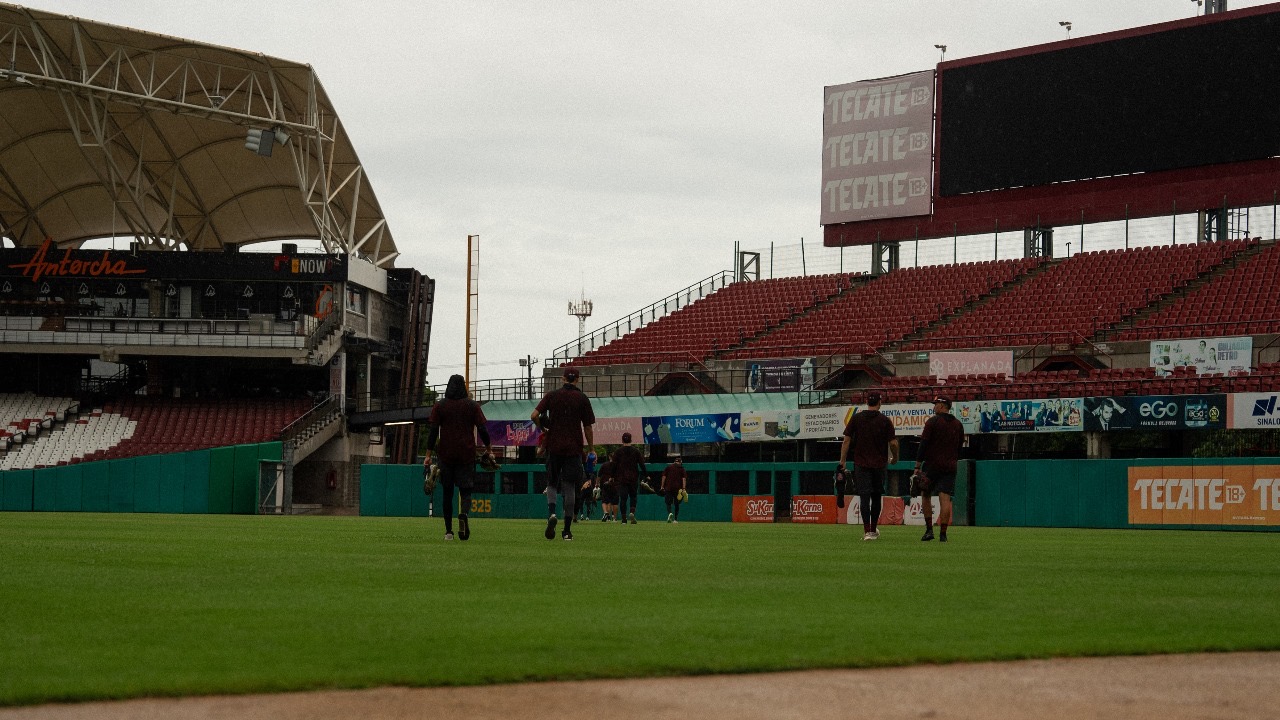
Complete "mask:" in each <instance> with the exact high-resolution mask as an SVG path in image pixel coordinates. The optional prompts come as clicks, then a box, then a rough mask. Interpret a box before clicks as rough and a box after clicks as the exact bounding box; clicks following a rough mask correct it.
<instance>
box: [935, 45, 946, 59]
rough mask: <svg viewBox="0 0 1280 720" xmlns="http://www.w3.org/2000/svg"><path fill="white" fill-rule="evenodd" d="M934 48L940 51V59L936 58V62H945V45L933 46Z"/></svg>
mask: <svg viewBox="0 0 1280 720" xmlns="http://www.w3.org/2000/svg"><path fill="white" fill-rule="evenodd" d="M934 47H935V48H937V49H939V50H941V51H942V57H940V58H938V62H943V61H945V60H946V59H947V46H946V45H934Z"/></svg>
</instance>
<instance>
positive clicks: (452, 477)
mask: <svg viewBox="0 0 1280 720" xmlns="http://www.w3.org/2000/svg"><path fill="white" fill-rule="evenodd" d="M427 422H428V424H429V429H428V430H427V452H426V458H425V459H424V460H423V463H422V464H423V467H424V468H428V469H429V468H430V466H431V449H432V448H436V452H437V453H439V455H440V458H439V459H440V485H441V486H442V487H443V489H444V539H445V540H452V539H453V492H454V490H455V489H457V491H458V494H459V502H458V539H459V540H467V539H470V537H471V523H470V521H469V520H468V518H467V510H469V509H470V508H471V489H472V484H473V482H474V481H475V476H476V435H479V436H480V441H481V442H483V443H484V449H485V452H492V447H491V446H490V443H489V431H488V430H487V429H486V428H485V425H484V423H485V419H484V412H482V411H481V410H480V404H479V403H477V402H475V401H474V400H472V399H471V398H469V397H467V381H466V379H465V378H463V377H462V376H461V375H454V376H452V377H450V378H449V384H448V385H446V386H445V391H444V399H443V400H441V401H439V402H437V403H436V404H435V405H433V406H432V408H431V416H430V418H428V420H427ZM437 440H438V441H439V442H438V443H437ZM437 444H438V447H437Z"/></svg>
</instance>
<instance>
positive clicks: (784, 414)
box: [742, 403, 933, 442]
mask: <svg viewBox="0 0 1280 720" xmlns="http://www.w3.org/2000/svg"><path fill="white" fill-rule="evenodd" d="M864 408H865V406H862V405H835V406H829V407H821V408H813V409H803V410H776V411H761V412H757V411H751V410H748V411H745V412H743V413H742V440H744V441H746V442H768V441H770V440H838V439H840V438H841V437H842V436H843V435H844V428H845V426H846V425H848V424H849V418H852V417H853V415H854V413H856V412H858V411H860V410H863V409H864ZM880 412H882V413H884V415H885V417H887V418H889V420H890V422H892V423H893V428H894V430H895V432H896V433H897V434H898V435H920V434H921V433H923V432H924V424H925V422H926V421H927V420H928V419H929V418H930V417H932V416H933V406H932V405H926V404H924V403H903V404H900V405H882V406H881V407H880Z"/></svg>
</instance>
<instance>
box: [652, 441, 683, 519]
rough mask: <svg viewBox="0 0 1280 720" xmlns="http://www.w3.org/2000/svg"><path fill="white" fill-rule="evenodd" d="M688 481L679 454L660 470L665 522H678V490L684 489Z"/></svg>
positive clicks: (660, 487)
mask: <svg viewBox="0 0 1280 720" xmlns="http://www.w3.org/2000/svg"><path fill="white" fill-rule="evenodd" d="M688 481H689V473H687V472H685V469H684V461H683V460H682V459H681V458H680V456H679V455H677V456H675V457H674V458H672V460H671V464H670V465H668V466H667V467H666V468H665V469H664V470H663V471H662V484H661V486H659V488H658V489H659V490H660V491H661V492H662V497H663V499H664V500H666V501H667V522H669V523H678V522H680V491H681V490H684V489H685V486H686V485H687V484H688Z"/></svg>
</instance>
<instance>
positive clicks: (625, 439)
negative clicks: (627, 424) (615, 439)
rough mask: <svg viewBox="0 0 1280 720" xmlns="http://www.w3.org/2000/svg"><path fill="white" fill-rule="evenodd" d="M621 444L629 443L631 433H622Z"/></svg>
mask: <svg viewBox="0 0 1280 720" xmlns="http://www.w3.org/2000/svg"><path fill="white" fill-rule="evenodd" d="M622 442H624V443H629V442H631V433H622Z"/></svg>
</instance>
